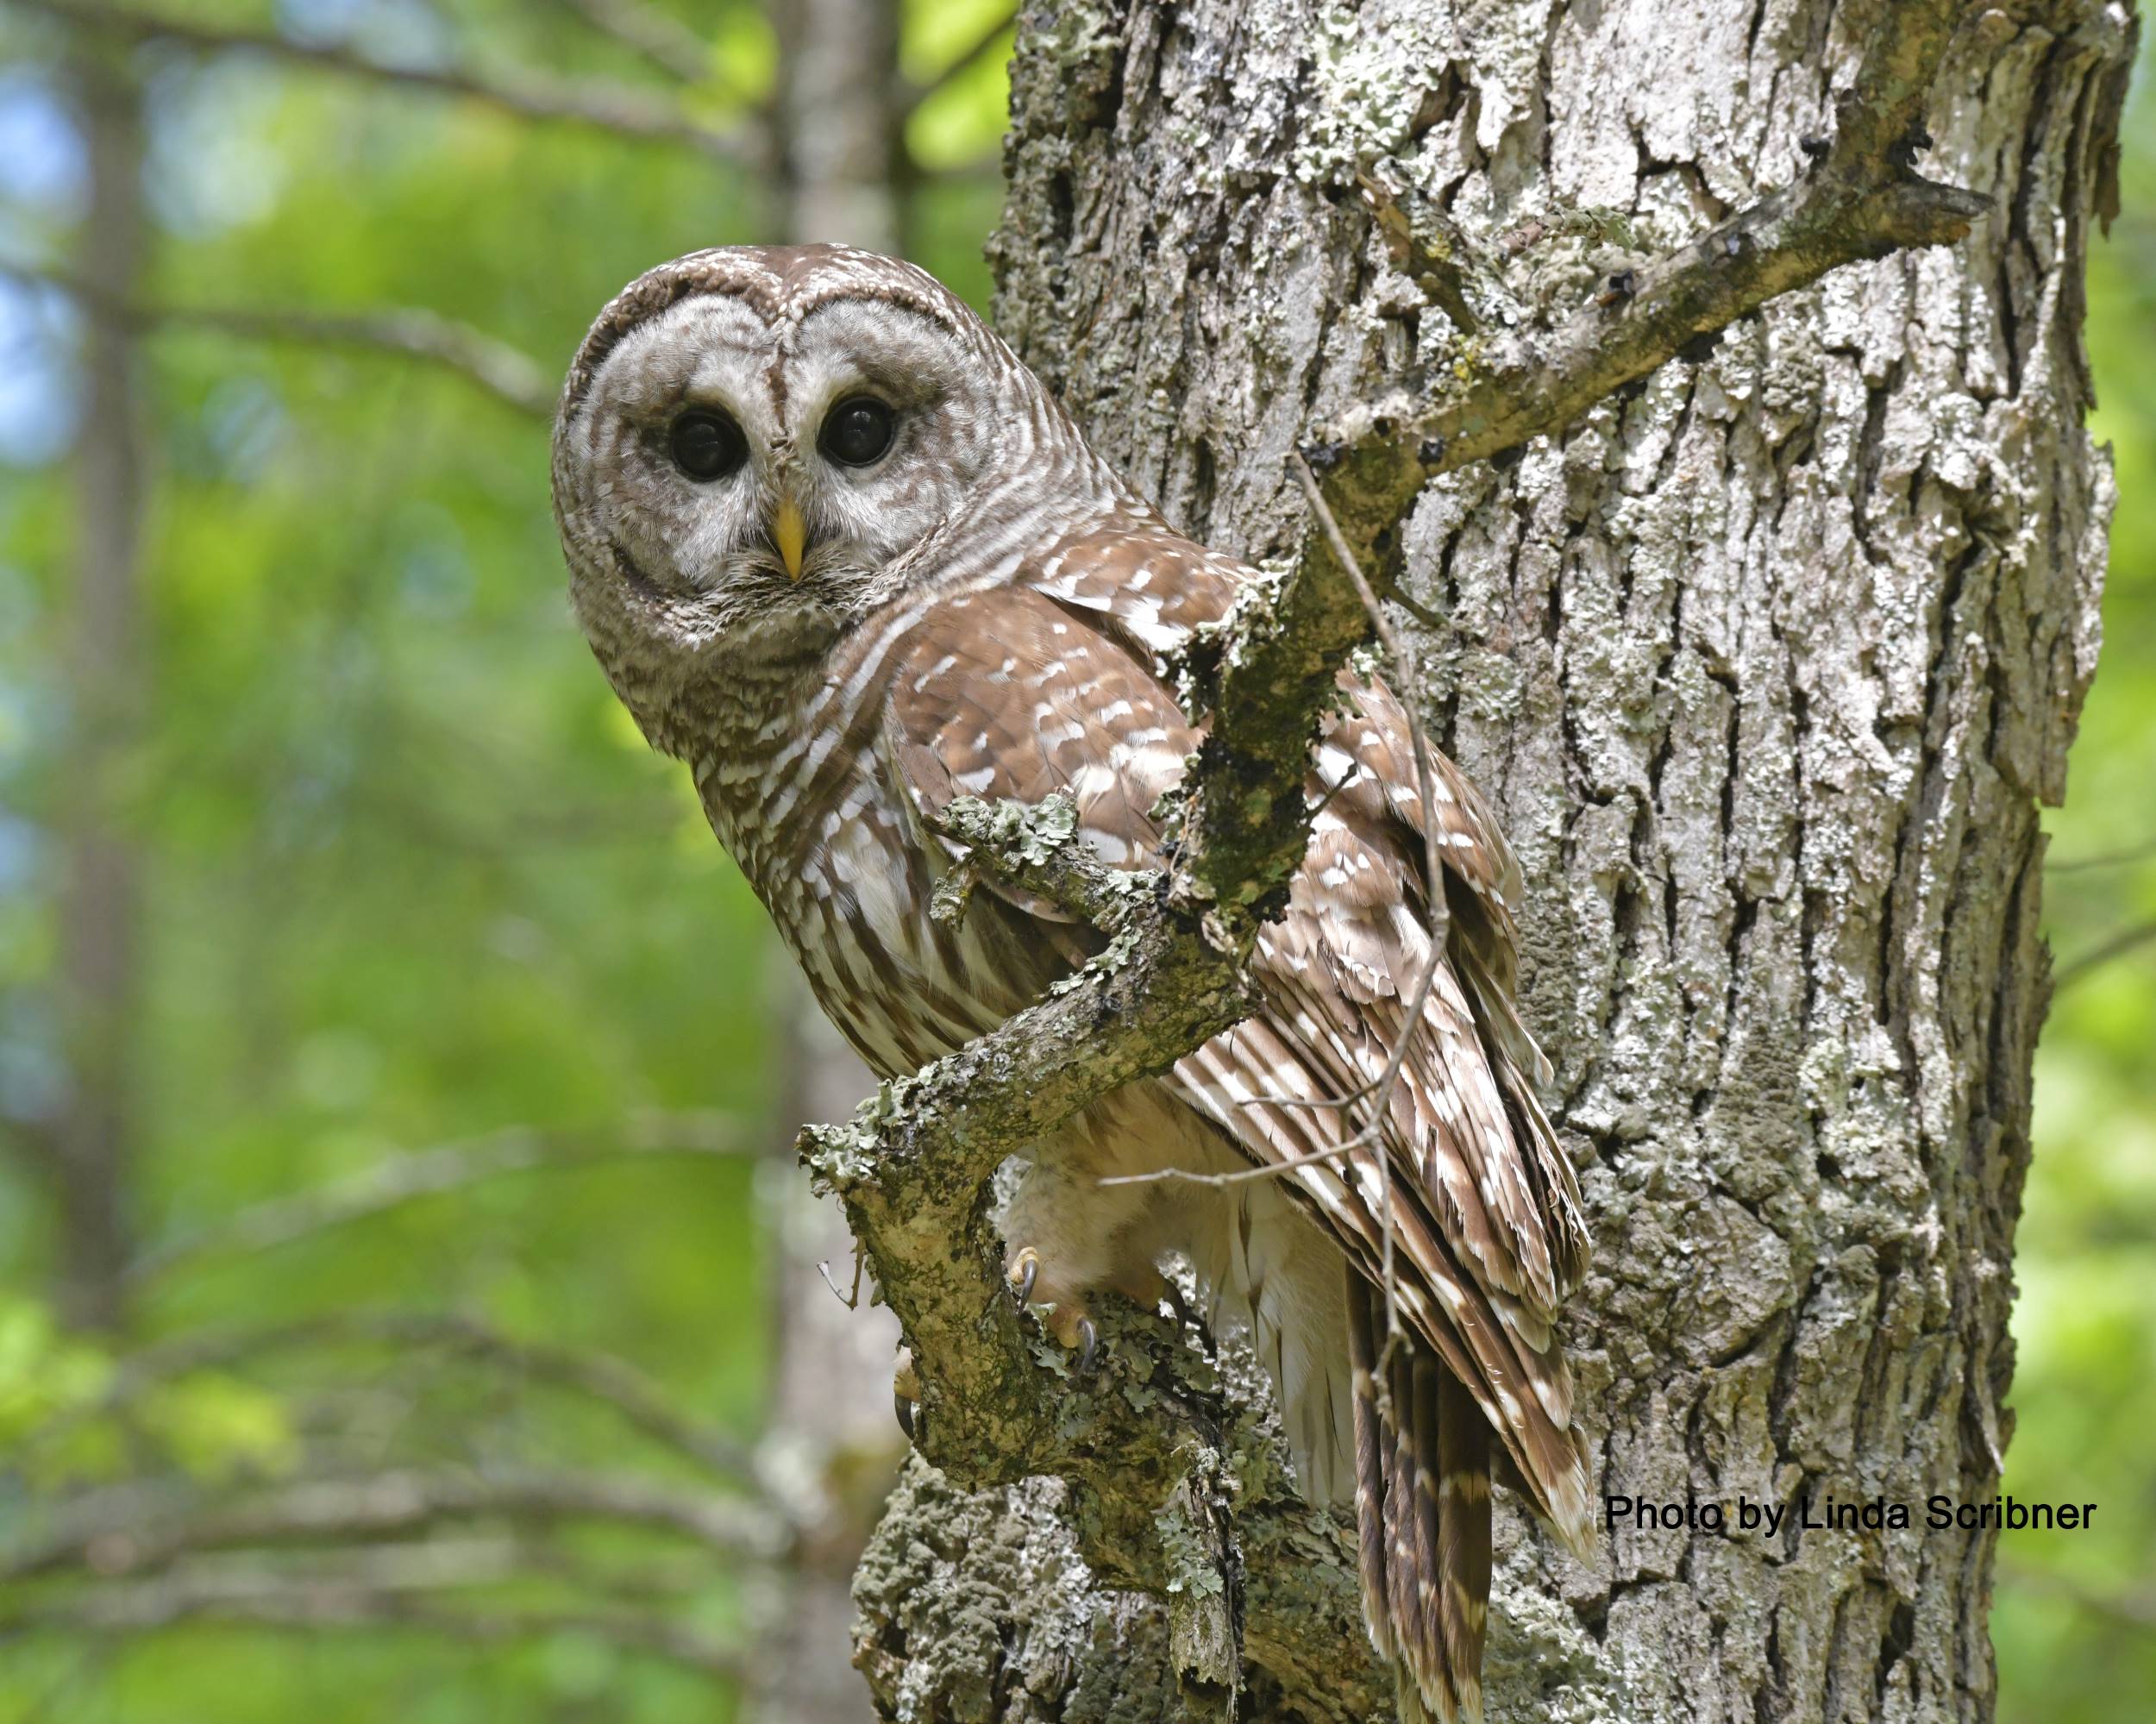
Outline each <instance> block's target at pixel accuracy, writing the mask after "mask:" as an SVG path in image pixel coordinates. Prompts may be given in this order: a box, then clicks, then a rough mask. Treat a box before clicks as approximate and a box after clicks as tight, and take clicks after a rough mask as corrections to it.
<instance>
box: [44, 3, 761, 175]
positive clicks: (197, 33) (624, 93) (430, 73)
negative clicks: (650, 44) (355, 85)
mask: <svg viewBox="0 0 2156 1724" xmlns="http://www.w3.org/2000/svg"><path fill="white" fill-rule="evenodd" d="M19 3H20V4H21V5H22V7H23V8H24V9H27V10H29V11H34V12H42V13H44V14H46V15H47V16H51V17H54V18H60V19H64V20H65V21H66V22H69V23H72V24H76V25H80V26H82V27H85V28H91V29H97V30H105V31H110V32H111V33H113V34H119V35H126V36H135V37H155V38H158V39H160V40H162V41H176V42H181V43H184V44H185V45H186V46H188V47H196V48H202V49H206V50H210V51H213V52H215V51H219V50H225V49H239V50H244V51H247V52H249V53H261V54H267V55H270V56H272V57H273V58H275V59H278V60H289V61H291V62H292V63H293V64H295V65H299V66H311V67H314V68H317V69H318V70H320V71H324V72H337V73H341V74H343V75H346V76H349V77H355V78H368V79H371V80H373V81H374V82H377V83H382V84H390V85H400V86H402V87H404V88H407V89H414V90H424V91H433V92H434V93H436V94H437V95H443V96H454V97H463V98H465V99H466V100H467V101H473V102H479V103H485V104H486V106H488V107H490V108H494V109H497V110H500V111H501V112H503V113H505V114H512V115H515V116H517V117H518V118H520V119H526V120H562V121H568V122H573V123H574V124H577V125H583V126H591V127H594V128H596V129H599V130H601V131H605V132H611V133H613V134H615V135H617V136H620V137H630V138H642V139H649V140H652V141H657V142H662V143H675V144H688V145H691V146H693V147H695V148H697V149H699V150H701V151H703V152H704V153H705V154H706V155H711V156H715V157H718V159H719V160H725V161H743V160H758V159H760V156H761V143H760V142H759V141H757V140H755V138H753V137H751V136H749V135H747V134H746V133H744V132H740V131H733V132H721V131H714V130H713V129H711V128H710V127H708V126H705V125H703V124H701V123H700V122H698V121H695V120H693V119H691V118H689V117H688V116H686V115H685V114H683V113H682V112H680V110H679V109H677V108H674V106H672V105H671V104H669V103H664V102H655V101H653V100H651V99H650V98H649V97H646V96H644V95H642V93H640V92H639V91H635V90H630V89H625V88H622V87H619V86H617V85H605V84H595V83H591V82H588V81H584V80H571V79H567V78H549V77H546V76H543V75H542V74H539V73H536V72H521V73H518V74H516V75H515V76H513V77H511V76H507V75H494V76H489V77H482V76H480V75H479V73H477V72H468V71H466V70H464V69H462V68H461V67H456V66H412V65H390V64H387V63H385V62H384V61H381V60H370V59H368V58H367V56H365V55H364V54H360V53H355V52H354V51H353V50H352V49H350V48H345V47H329V46H327V45H324V44H321V43H316V42H304V41H295V40H294V39H292V38H291V37H289V36H284V35H279V34H276V33H275V32H274V31H268V30H256V29H247V28H240V27H237V26H233V25H227V24H210V23H204V22H200V21H198V20H196V19H192V18H179V17H174V16H169V15H167V14H165V13H162V12H147V11H138V10H136V9H134V8H132V7H128V6H118V5H113V4H111V3H110V0H19Z"/></svg>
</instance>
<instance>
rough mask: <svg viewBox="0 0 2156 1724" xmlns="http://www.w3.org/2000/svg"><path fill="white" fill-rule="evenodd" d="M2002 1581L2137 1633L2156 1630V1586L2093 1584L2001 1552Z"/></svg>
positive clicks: (2000, 1574)
mask: <svg viewBox="0 0 2156 1724" xmlns="http://www.w3.org/2000/svg"><path fill="white" fill-rule="evenodd" d="M1999 1580H2000V1582H2001V1583H2002V1584H2003V1585H2005V1586H2008V1587H2011V1588H2015V1589H2021V1590H2025V1591H2028V1592H2034V1593H2041V1594H2044V1595H2046V1596H2049V1597H2053V1598H2059V1599H2064V1600H2065V1601H2066V1602H2068V1603H2070V1604H2071V1605H2073V1606H2074V1607H2075V1608H2077V1609H2079V1610H2084V1611H2086V1612H2088V1613H2089V1614H2090V1615H2094V1616H2101V1617H2103V1618H2105V1619H2106V1620H2107V1621H2112V1622H2115V1623H2117V1624H2119V1625H2120V1626H2122V1627H2126V1628H2130V1629H2132V1630H2133V1631H2134V1632H2135V1633H2148V1632H2150V1631H2152V1630H2156V1586H2147V1585H2142V1586H2125V1587H2120V1588H2116V1589H2111V1588H2103V1587H2094V1586H2090V1585H2089V1584H2088V1583H2085V1582H2084V1581H2078V1580H2076V1579H2074V1578H2073V1577H2071V1576H2069V1575H2064V1574H2060V1573H2059V1572H2058V1571H2057V1570H2053V1569H2046V1568H2040V1567H2037V1566H2036V1565H2035V1564H2031V1563H2027V1562H2020V1561H2016V1560H2015V1558H2012V1557H2009V1556H2005V1555H2003V1554H2002V1556H2001V1558H2000V1559H1999Z"/></svg>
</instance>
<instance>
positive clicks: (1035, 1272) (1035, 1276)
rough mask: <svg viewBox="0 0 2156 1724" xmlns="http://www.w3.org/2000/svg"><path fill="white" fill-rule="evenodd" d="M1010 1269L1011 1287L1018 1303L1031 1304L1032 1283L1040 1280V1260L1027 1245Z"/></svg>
mask: <svg viewBox="0 0 2156 1724" xmlns="http://www.w3.org/2000/svg"><path fill="white" fill-rule="evenodd" d="M1011 1269H1012V1277H1013V1278H1012V1283H1011V1285H1012V1288H1013V1290H1014V1291H1016V1293H1017V1294H1018V1303H1019V1304H1020V1305H1022V1306H1024V1305H1031V1303H1032V1302H1033V1283H1034V1282H1037V1281H1038V1280H1039V1279H1040V1278H1041V1260H1040V1258H1039V1257H1037V1256H1036V1255H1035V1253H1034V1251H1033V1249H1032V1247H1031V1246H1030V1245H1029V1246H1027V1247H1026V1249H1025V1250H1024V1251H1020V1252H1019V1253H1018V1261H1017V1262H1016V1263H1012V1265H1011Z"/></svg>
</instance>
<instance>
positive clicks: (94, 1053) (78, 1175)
mask: <svg viewBox="0 0 2156 1724" xmlns="http://www.w3.org/2000/svg"><path fill="white" fill-rule="evenodd" d="M75 75H76V89H77V91H78V98H77V99H78V108H79V111H80V116H81V126H82V138H83V144H84V149H85V155H86V156H87V159H88V164H89V172H90V204H89V210H88V216H87V219H86V220H85V222H84V223H83V247H82V257H81V262H80V269H81V273H82V275H83V277H84V279H85V280H89V281H94V282H97V283H98V284H99V285H101V286H102V287H103V288H104V289H105V290H106V292H109V293H110V295H111V296H112V298H113V300H114V301H115V302H118V303H124V302H125V301H126V300H127V299H128V298H130V297H131V296H132V295H133V293H134V292H135V285H136V282H137V280H138V278H139V277H140V275H141V269H142V261H143V253H144V249H145V246H146V241H147V221H146V217H145V211H144V206H143V192H142V154H143V146H142V98H141V91H140V90H139V89H138V88H137V87H136V85H135V78H134V76H133V74H132V73H131V72H129V71H128V69H127V66H126V64H125V62H124V60H122V58H121V56H119V55H118V54H117V53H114V52H112V51H110V49H108V47H106V46H105V45H104V44H103V43H101V42H97V41H91V40H89V39H88V38H87V37H85V39H84V40H83V41H81V42H80V43H79V44H78V53H77V54H76V56H75ZM141 364H142V358H141V347H140V344H139V343H138V342H137V340H136V334H135V330H134V329H132V328H130V327H129V326H128V323H127V321H126V319H125V318H123V317H120V316H119V315H117V314H116V312H115V311H114V310H113V309H112V306H111V305H110V304H106V305H100V306H93V307H91V308H90V309H89V312H88V315H87V316H86V317H85V330H84V342H83V355H82V423H81V429H80V430H79V432H78V435H77V437H76V441H75V448H74V451H73V461H72V466H73V488H74V515H75V535H76V539H75V543H76V549H75V568H74V578H73V580H72V582H71V583H70V585H69V588H68V592H69V604H70V606H71V609H72V616H71V617H70V618H69V619H68V622H69V636H70V640H69V649H70V655H71V656H70V661H69V665H68V686H69V689H70V690H71V691H72V701H73V711H72V714H71V724H70V730H69V737H68V743H67V748H66V760H65V762H64V763H63V765H62V767H61V768H60V781H61V782H62V783H64V784H66V786H67V787H68V791H67V795H66V806H65V816H64V822H63V831H62V835H61V861H60V869H61V879H62V881H63V885H62V888H61V896H60V918H59V935H60V937H59V950H58V952H57V954H56V958H57V962H56V968H55V976H56V981H57V982H58V995H59V1006H60V1025H61V1033H62V1036H63V1038H64V1039H63V1045H64V1047H65V1050H66V1062H67V1089H66V1096H65V1098H64V1099H63V1100H62V1103H61V1106H60V1113H59V1116H58V1118H57V1119H55V1120H54V1122H53V1132H52V1145H53V1163H54V1172H55V1181H54V1184H55V1188H56V1191H57V1194H58V1199H59V1209H60V1264H59V1268H60V1283H61V1302H62V1308H63V1310H64V1311H65V1312H66V1314H67V1316H68V1317H69V1319H70V1320H72V1321H74V1322H76V1323H78V1324H82V1325H85V1326H89V1327H92V1328H98V1329H108V1330H110V1329H117V1328H118V1327H120V1326H121V1325H122V1322H123V1320H124V1319H125V1315H126V1295H125V1272H126V1269H127V1266H128V1257H129V1256H130V1255H131V1253H132V1250H133V1240H132V1235H131V1229H130V1225H129V1220H128V1195H129V1185H130V1182H131V1176H132V1171H133V1163H134V1159H135V1156H134V1150H135V1120H136V1113H137V1106H136V1103H137V1098H136V1094H135V1031H136V1028H137V1025H136V1016H137V1012H138V1008H139V1006H140V1003H141V950H140V948H141V921H142V915H141V911H142V905H141V899H142V886H141V859H140V857H139V856H138V855H137V851H136V846H135V840H134V837H133V834H132V832H131V831H130V830H129V828H130V824H131V821H130V810H129V806H128V805H129V802H130V799H131V798H130V784H129V778H130V768H131V766H132V763H133V762H134V760H135V755H136V750H137V749H138V748H139V746H140V744H141V737H142V726H143V720H144V715H145V713H146V711H147V705H148V700H149V667H148V658H147V653H146V652H145V649H144V640H145V636H146V626H145V621H144V610H145V606H144V602H143V595H142V592H141V585H140V575H141V568H140V564H141V537H142V524H143V515H144V511H145V509H146V507H147V498H148V480H147V472H148V463H149V457H148V449H147V426H146V423H145V412H144V407H143V400H142V392H141V375H140V373H141Z"/></svg>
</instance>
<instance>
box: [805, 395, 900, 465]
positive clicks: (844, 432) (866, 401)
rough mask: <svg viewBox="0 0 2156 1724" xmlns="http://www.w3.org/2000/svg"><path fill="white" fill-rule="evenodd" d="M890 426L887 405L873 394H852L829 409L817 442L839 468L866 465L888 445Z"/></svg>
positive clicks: (891, 427) (877, 457)
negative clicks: (822, 432) (852, 395)
mask: <svg viewBox="0 0 2156 1724" xmlns="http://www.w3.org/2000/svg"><path fill="white" fill-rule="evenodd" d="M892 430H893V421H892V417H891V410H890V409H889V408H888V407H887V406H885V405H884V404H883V403H882V402H881V401H878V400H876V399H875V398H874V397H873V396H868V395H856V396H855V397H853V398H851V399H850V400H846V401H842V402H840V403H839V404H838V405H837V406H836V407H834V408H832V409H831V411H830V417H829V418H827V419H825V420H824V435H823V436H821V437H819V438H818V439H817V442H818V447H819V448H822V450H823V451H824V454H825V455H829V456H830V458H831V459H832V460H833V461H837V463H838V464H839V465H840V466H842V467H866V466H868V463H869V462H871V461H880V460H881V459H882V456H883V452H884V451H885V450H886V449H887V448H890V447H891V433H892Z"/></svg>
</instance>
